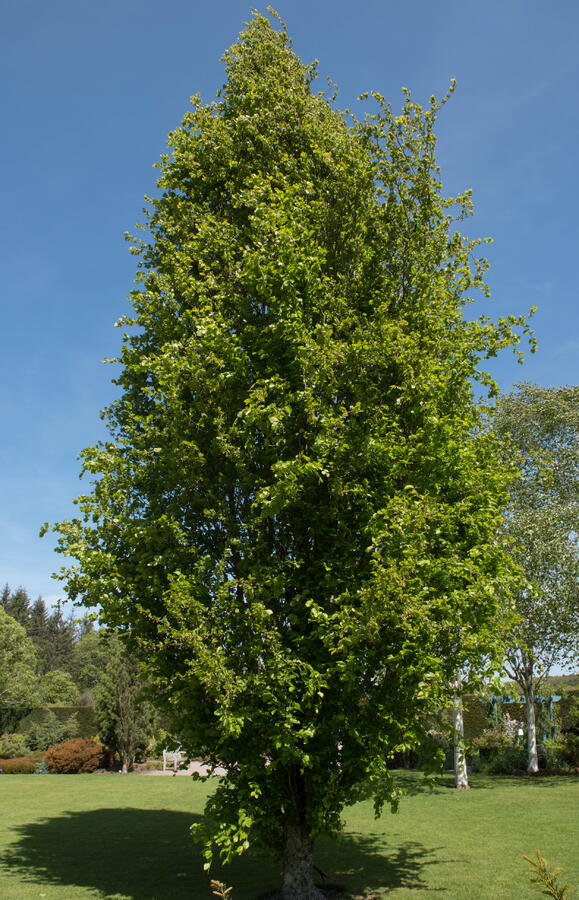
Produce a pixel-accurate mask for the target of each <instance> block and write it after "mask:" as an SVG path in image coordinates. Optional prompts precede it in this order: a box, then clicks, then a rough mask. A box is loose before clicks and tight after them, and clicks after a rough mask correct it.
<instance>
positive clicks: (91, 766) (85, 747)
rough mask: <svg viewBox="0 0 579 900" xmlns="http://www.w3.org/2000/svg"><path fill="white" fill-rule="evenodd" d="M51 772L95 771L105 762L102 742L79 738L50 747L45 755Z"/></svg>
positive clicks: (74, 772)
mask: <svg viewBox="0 0 579 900" xmlns="http://www.w3.org/2000/svg"><path fill="white" fill-rule="evenodd" d="M44 759H45V761H46V765H47V766H48V768H49V769H50V771H51V772H53V773H54V772H58V773H60V774H76V773H78V772H94V771H95V769H99V768H100V767H101V766H102V765H103V762H104V750H103V746H102V744H99V743H98V742H97V741H91V740H89V739H88V738H77V739H76V740H74V741H65V742H64V743H63V744H55V745H54V746H53V747H50V748H49V749H48V750H47V752H46V755H45V757H44Z"/></svg>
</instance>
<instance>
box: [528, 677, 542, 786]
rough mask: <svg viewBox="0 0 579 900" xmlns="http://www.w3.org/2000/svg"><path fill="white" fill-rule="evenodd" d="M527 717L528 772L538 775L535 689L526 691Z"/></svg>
mask: <svg viewBox="0 0 579 900" xmlns="http://www.w3.org/2000/svg"><path fill="white" fill-rule="evenodd" d="M525 716H526V719H527V751H528V757H529V759H528V763H527V772H528V773H529V775H536V774H537V772H538V771H539V757H538V755H537V728H536V724H535V692H534V690H533V688H532V687H531V688H529V689H527V690H526V691H525Z"/></svg>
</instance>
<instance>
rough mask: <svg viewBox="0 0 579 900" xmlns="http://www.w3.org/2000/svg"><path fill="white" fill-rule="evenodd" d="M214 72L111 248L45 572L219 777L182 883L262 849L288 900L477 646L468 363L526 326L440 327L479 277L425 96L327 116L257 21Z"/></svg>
mask: <svg viewBox="0 0 579 900" xmlns="http://www.w3.org/2000/svg"><path fill="white" fill-rule="evenodd" d="M224 59H225V67H226V73H227V79H226V82H225V85H224V87H223V89H222V91H221V92H220V94H219V95H218V97H217V99H216V100H215V101H214V102H211V103H209V104H207V105H205V104H203V102H202V101H201V99H200V98H199V97H198V96H196V97H194V98H193V108H192V110H191V111H189V112H188V113H187V114H186V115H185V118H184V119H183V122H182V124H181V126H180V127H178V128H177V129H176V130H175V131H174V132H172V133H171V135H170V137H169V151H170V152H169V153H168V154H166V155H164V156H163V157H162V159H161V162H160V163H159V169H160V178H159V181H158V189H159V190H158V195H157V196H155V197H154V198H153V199H151V200H150V205H149V215H148V219H147V222H146V223H145V232H146V233H145V236H144V237H143V239H142V240H136V241H134V242H133V245H132V246H133V252H134V253H135V254H136V255H137V257H139V258H140V264H139V273H138V283H137V287H136V289H135V290H134V291H133V293H132V297H131V299H132V304H133V314H132V315H131V316H129V317H126V318H124V319H123V320H122V323H123V325H124V326H125V327H126V329H127V333H126V335H125V338H124V344H123V350H122V355H121V358H120V365H121V372H120V375H119V377H118V381H117V384H118V386H119V389H120V397H119V399H118V400H117V401H115V402H114V403H113V404H112V405H111V407H110V408H109V409H108V410H106V411H105V413H104V416H105V419H106V420H107V422H108V426H109V430H110V440H109V441H107V442H105V443H102V444H98V445H96V446H94V447H89V448H88V449H87V450H85V451H84V454H83V465H84V472H85V473H86V474H87V475H89V477H92V479H93V481H92V487H91V489H90V491H89V492H88V493H87V494H86V495H84V496H83V497H81V498H80V499H79V501H78V502H79V507H80V515H79V517H78V518H77V519H74V520H73V521H70V522H64V523H61V524H60V525H59V526H58V529H59V531H60V535H61V536H60V545H59V546H60V550H61V552H63V553H65V554H68V555H69V556H72V557H73V558H76V560H77V561H78V562H77V564H76V565H71V566H69V567H68V568H65V569H64V570H63V573H62V575H63V578H64V579H65V582H66V585H67V590H68V593H69V596H70V597H72V598H75V599H77V600H78V599H80V600H82V601H83V602H85V603H86V604H87V605H89V606H90V605H96V604H100V607H101V609H102V618H103V620H104V621H106V622H107V623H108V624H109V625H111V626H112V627H114V628H117V629H120V630H121V631H124V633H125V635H126V637H127V639H128V640H129V642H131V643H132V644H134V645H137V646H138V647H139V648H140V651H141V653H142V654H143V657H144V658H145V659H146V666H147V669H148V678H149V679H151V680H152V681H153V683H154V685H155V686H156V691H157V697H158V698H159V700H160V702H162V703H164V705H165V710H166V713H167V715H169V716H170V717H171V719H172V723H173V724H172V731H173V733H174V734H178V735H179V737H180V739H181V742H182V745H183V748H184V749H185V750H186V751H187V752H188V753H189V755H191V756H193V757H195V756H204V757H208V758H209V760H210V761H211V763H213V764H215V765H218V764H219V765H222V766H224V767H225V768H226V769H227V776H226V777H225V778H223V779H222V781H221V782H220V784H219V786H218V788H217V790H216V791H215V792H214V793H213V794H212V796H211V797H210V799H209V800H208V802H207V808H206V816H205V820H204V823H203V824H202V825H200V826H195V833H196V836H197V837H198V838H199V839H201V840H203V842H204V844H205V853H206V859H207V865H209V863H210V860H211V855H212V853H213V852H215V851H218V852H219V853H220V854H221V856H222V858H223V859H225V860H227V859H230V858H231V857H233V856H234V855H235V854H237V853H240V852H243V851H244V850H246V849H247V848H248V847H250V846H262V847H267V848H268V849H270V850H272V849H273V850H277V851H279V854H280V858H281V859H282V868H283V872H282V889H281V890H282V896H283V898H284V900H317V898H319V897H320V892H319V890H318V888H317V887H316V886H315V884H314V881H313V853H314V842H315V840H316V838H317V837H318V836H319V835H322V834H327V833H330V834H332V833H335V832H336V831H337V830H338V829H339V827H340V813H341V810H342V809H343V807H344V806H345V805H347V804H351V803H353V802H355V801H356V800H358V799H360V798H361V797H364V796H369V795H371V796H373V797H374V799H375V804H376V809H377V811H380V809H381V808H382V806H383V804H384V803H391V804H392V805H394V806H395V805H396V803H397V800H398V793H397V791H396V788H395V786H394V785H393V783H392V779H391V776H390V773H389V771H388V768H387V762H388V758H389V757H390V756H391V755H392V754H394V753H395V752H397V751H405V750H408V749H410V748H412V747H414V746H417V745H418V743H419V741H420V735H421V730H422V728H421V723H422V722H423V721H424V720H425V718H426V716H427V714H428V713H429V712H431V711H432V710H436V709H439V708H440V707H441V706H443V705H445V704H447V703H448V702H449V700H450V698H451V696H452V690H451V688H450V684H451V679H452V676H453V673H454V672H455V671H456V670H457V669H463V668H466V667H467V666H468V667H470V668H471V669H476V666H477V665H478V664H481V663H482V661H483V660H484V659H489V658H490V657H492V654H493V652H494V648H495V640H494V631H495V630H496V629H495V628H494V623H495V617H496V615H497V611H498V610H499V608H500V607H501V604H502V603H504V596H505V591H506V589H507V586H508V583H509V580H510V561H509V558H508V556H507V554H506V553H505V552H504V549H503V548H502V546H501V543H500V541H499V540H498V539H497V533H498V523H499V516H500V510H501V508H502V507H503V506H504V504H505V493H504V491H505V484H506V482H505V473H504V470H503V469H504V467H503V466H502V464H501V461H500V457H499V454H498V451H497V442H496V440H495V438H494V437H493V435H492V434H489V433H488V431H487V430H486V429H485V428H484V423H483V415H482V408H481V406H480V405H479V404H478V403H477V402H476V401H475V399H474V395H473V382H476V381H477V380H478V381H479V382H481V383H482V384H483V386H485V387H486V388H488V389H489V390H490V391H491V392H492V391H493V390H494V388H495V386H494V384H493V382H492V380H491V379H490V377H489V376H488V375H487V374H485V368H484V359H485V358H486V357H487V356H494V355H496V354H497V352H499V351H500V350H501V349H503V348H507V347H514V346H515V345H516V343H517V341H518V340H519V337H518V334H517V332H518V331H519V330H520V329H518V328H517V326H520V328H521V329H523V330H524V329H525V328H526V325H525V321H524V319H520V320H515V319H514V318H513V317H508V318H505V319H501V320H500V321H498V322H497V323H493V322H492V321H491V320H490V319H489V318H487V317H483V318H482V319H478V320H475V321H469V319H468V316H467V315H466V307H467V305H468V303H469V301H470V300H471V299H473V298H474V297H476V296H480V293H481V291H482V293H483V294H484V293H486V292H487V288H486V285H485V280H484V278H485V270H486V263H485V262H484V260H482V259H479V258H478V257H477V256H476V248H477V246H478V244H479V242H478V241H477V240H470V239H468V238H467V237H465V236H462V235H461V234H460V233H459V231H458V230H457V224H456V223H457V220H461V219H463V218H464V217H465V216H468V215H469V213H470V208H471V198H470V193H469V192H468V191H467V192H465V193H464V194H463V195H461V196H459V197H457V198H454V199H447V198H443V197H442V195H441V186H440V181H439V174H438V168H437V165H436V159H435V143H436V138H435V133H434V128H435V122H436V117H437V114H438V112H439V108H440V105H441V104H440V103H438V102H437V101H436V99H435V98H432V99H431V101H430V103H429V104H428V105H427V106H426V108H423V107H421V106H420V105H419V104H418V103H416V102H415V101H414V100H413V99H412V97H411V96H410V95H409V94H408V93H407V94H406V96H405V99H404V103H403V106H402V109H401V111H400V114H398V115H395V114H393V112H392V111H391V109H390V106H389V105H388V104H387V102H386V101H385V99H384V98H383V97H382V96H381V95H380V94H377V93H375V94H372V96H371V98H367V99H369V101H370V102H371V104H372V105H371V108H370V110H369V114H368V116H367V117H366V118H365V119H363V120H362V121H359V120H357V119H355V118H353V117H352V116H349V115H347V114H344V113H341V112H340V111H339V110H337V109H336V108H335V104H334V102H333V100H332V98H328V97H327V96H326V95H325V94H324V93H323V92H316V91H315V90H314V86H315V85H314V82H315V78H316V67H315V66H314V65H309V66H308V65H304V64H303V63H302V61H301V60H300V59H299V58H298V57H297V56H296V55H295V53H294V52H293V49H292V45H291V41H290V39H289V37H288V35H287V33H286V31H285V28H284V26H283V25H281V24H279V25H278V26H276V27H275V28H274V27H273V26H272V25H271V23H270V22H269V20H268V19H266V18H265V17H263V16H261V15H257V14H256V15H255V16H254V17H253V19H252V21H251V22H250V24H249V25H248V26H247V27H246V29H245V30H244V31H243V33H242V34H241V37H240V39H239V41H238V42H237V43H236V44H235V45H234V46H233V47H232V48H231V49H230V50H229V51H228V52H227V53H226V54H225V57H224ZM445 99H446V98H445Z"/></svg>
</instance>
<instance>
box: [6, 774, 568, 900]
mask: <svg viewBox="0 0 579 900" xmlns="http://www.w3.org/2000/svg"><path fill="white" fill-rule="evenodd" d="M400 779H401V780H402V781H403V782H404V784H405V786H406V787H407V789H408V796H407V797H405V798H404V799H403V801H402V804H401V807H400V812H399V814H398V815H396V816H392V815H391V814H390V813H389V812H387V813H385V814H384V815H383V817H382V819H380V820H378V821H376V820H375V819H374V817H373V814H372V807H371V804H370V803H361V804H358V805H357V806H355V807H353V808H352V809H350V810H347V811H346V815H345V819H346V829H345V833H344V835H343V837H341V838H340V840H339V841H337V842H330V841H323V842H321V843H320V846H319V848H318V851H317V853H316V862H317V864H318V865H319V866H320V867H321V868H322V869H324V870H325V871H326V872H328V873H329V874H330V875H331V880H332V881H334V882H337V883H339V884H342V885H344V887H345V888H346V889H347V896H348V897H356V898H358V897H364V898H368V900H369V898H372V900H374V898H382V897H388V898H390V897H393V898H399V897H410V896H411V895H412V894H415V893H420V892H432V891H434V892H437V893H439V894H442V895H444V896H445V897H448V898H458V900H469V898H472V900H484V898H488V900H490V898H492V900H515V898H516V900H524V898H527V897H528V898H533V897H535V898H539V897H541V892H540V889H539V888H538V887H536V886H534V885H531V884H530V883H529V880H528V875H527V870H528V864H527V863H525V861H524V860H523V859H522V855H523V854H524V853H525V854H527V855H529V856H534V854H535V851H536V850H537V848H540V850H541V852H542V853H543V855H544V856H545V857H546V858H547V859H548V860H549V862H550V863H551V864H552V865H553V866H554V865H558V866H561V867H562V868H563V872H562V881H563V883H568V884H570V885H571V886H572V887H576V886H577V884H578V882H579V847H578V844H579V838H578V835H579V828H578V824H579V778H576V777H569V778H557V777H552V778H540V779H534V780H528V779H515V778H490V777H484V776H480V775H479V776H473V777H472V779H471V783H472V786H473V787H472V790H470V791H468V792H465V793H462V792H458V791H455V790H453V789H452V788H451V781H450V779H447V778H445V779H442V781H441V783H440V784H439V786H438V787H437V788H436V789H435V790H434V791H433V792H430V791H429V790H428V789H426V790H425V789H423V788H422V785H421V779H420V776H419V775H418V774H415V773H400ZM208 790H211V785H202V784H199V783H196V782H193V781H192V780H191V779H189V778H184V777H178V778H149V777H137V776H126V777H122V776H119V775H1V776H0V897H2V898H3V900H30V898H47V900H77V898H78V900H84V898H91V897H92V898H103V897H109V898H116V900H129V898H130V900H185V898H187V900H210V898H211V897H212V895H211V891H210V888H209V879H208V876H207V874H206V873H204V872H203V869H202V861H201V855H200V853H199V850H198V848H197V847H195V845H193V844H192V842H191V840H190V838H189V833H188V829H189V826H190V825H191V823H192V822H194V821H199V817H200V816H201V813H202V810H203V804H204V799H205V796H206V793H207V791H208ZM212 874H213V877H217V878H220V879H222V880H223V881H225V882H226V883H227V884H229V885H233V893H232V894H231V895H230V898H231V900H255V898H257V897H259V896H260V895H261V894H263V893H265V892H267V891H270V890H272V889H273V888H274V887H275V886H276V885H277V883H278V875H277V871H276V869H275V866H273V865H272V864H271V863H270V862H269V861H268V860H264V859H260V858H255V857H251V856H250V855H248V854H246V855H245V856H244V857H242V858H241V859H239V860H236V861H235V863H233V864H232V865H231V866H229V867H227V868H226V869H225V870H217V871H216V872H214V873H212ZM573 895H576V894H575V892H573ZM577 896H579V895H577Z"/></svg>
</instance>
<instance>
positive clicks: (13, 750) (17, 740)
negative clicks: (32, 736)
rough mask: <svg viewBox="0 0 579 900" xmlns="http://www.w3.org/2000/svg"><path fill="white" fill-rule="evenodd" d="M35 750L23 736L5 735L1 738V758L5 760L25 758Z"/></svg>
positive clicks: (15, 734)
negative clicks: (30, 751)
mask: <svg viewBox="0 0 579 900" xmlns="http://www.w3.org/2000/svg"><path fill="white" fill-rule="evenodd" d="M33 749H34V748H33V747H31V746H30V744H29V743H28V741H27V739H26V738H25V736H24V735H23V734H18V733H14V734H3V735H2V737H1V738H0V756H1V757H3V758H4V759H14V758H15V757H18V756H25V755H26V754H27V753H28V752H29V750H33Z"/></svg>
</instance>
